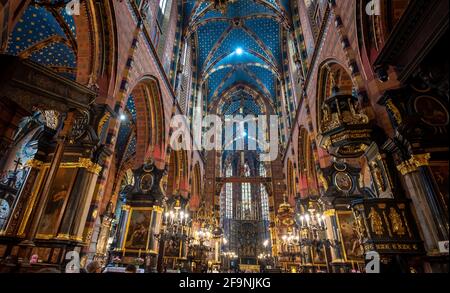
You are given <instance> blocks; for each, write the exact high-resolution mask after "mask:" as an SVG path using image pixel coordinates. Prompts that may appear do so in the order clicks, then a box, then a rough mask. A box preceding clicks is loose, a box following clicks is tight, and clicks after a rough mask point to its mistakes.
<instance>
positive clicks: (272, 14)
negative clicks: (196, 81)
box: [183, 0, 290, 113]
mask: <svg viewBox="0 0 450 293" xmlns="http://www.w3.org/2000/svg"><path fill="white" fill-rule="evenodd" d="M289 10H290V9H289V0H228V1H225V0H216V1H210V0H185V1H184V6H183V13H184V15H183V21H184V26H185V27H187V28H188V31H187V32H188V34H191V36H192V37H193V38H194V40H195V43H196V48H197V49H196V54H197V64H196V66H197V72H200V80H201V81H203V82H204V84H203V85H204V86H203V89H204V94H205V95H206V99H207V101H208V104H209V103H211V102H213V101H214V100H216V99H217V98H221V97H223V96H224V95H225V94H227V95H231V96H236V97H238V96H239V94H238V93H237V92H236V93H231V94H230V92H229V91H230V90H231V91H234V90H236V91H238V89H239V88H242V86H247V87H250V88H252V89H253V90H254V91H255V92H258V93H259V94H260V95H263V96H265V97H267V98H268V99H271V100H273V101H274V100H275V99H276V92H277V88H278V87H279V85H278V84H279V80H280V76H282V70H283V66H282V65H283V64H282V60H283V56H282V54H283V53H282V52H283V50H282V41H281V40H282V34H284V33H286V29H285V27H286V26H285V24H286V23H287V19H288V18H289V15H290V14H289ZM255 98H256V97H253V100H255ZM246 99H247V100H248V97H247V98H246ZM235 100H236V103H238V102H237V101H240V100H241V99H240V98H237V99H235ZM250 102H251V100H249V101H247V104H246V105H247V106H248V108H253V109H254V110H255V111H250V112H256V113H259V112H260V110H258V111H257V110H256V109H257V105H256V104H255V102H254V105H253V106H251V105H250V104H249V103H250ZM239 107H240V106H239V105H237V104H236V105H233V104H230V105H228V109H229V110H226V111H225V109H224V112H230V111H231V112H233V111H232V109H234V108H236V109H237V108H239ZM230 109H231V110H230Z"/></svg>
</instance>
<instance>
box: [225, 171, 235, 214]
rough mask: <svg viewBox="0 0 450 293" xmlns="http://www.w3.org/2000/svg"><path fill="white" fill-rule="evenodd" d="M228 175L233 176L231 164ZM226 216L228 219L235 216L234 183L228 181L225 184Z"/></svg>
mask: <svg viewBox="0 0 450 293" xmlns="http://www.w3.org/2000/svg"><path fill="white" fill-rule="evenodd" d="M225 175H226V177H232V176H233V167H232V166H231V165H230V166H228V168H227V171H226V174H225ZM225 207H226V208H225V217H226V218H228V219H231V218H233V183H227V184H226V185H225Z"/></svg>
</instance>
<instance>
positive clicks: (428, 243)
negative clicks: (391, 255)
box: [397, 154, 448, 255]
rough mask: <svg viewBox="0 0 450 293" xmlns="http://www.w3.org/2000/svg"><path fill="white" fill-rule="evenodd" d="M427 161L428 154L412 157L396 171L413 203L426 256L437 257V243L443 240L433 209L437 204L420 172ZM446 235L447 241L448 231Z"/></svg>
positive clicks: (437, 215)
mask: <svg viewBox="0 0 450 293" xmlns="http://www.w3.org/2000/svg"><path fill="white" fill-rule="evenodd" d="M429 159H430V154H423V155H413V156H412V157H411V159H410V160H408V161H404V162H403V163H401V164H400V165H398V166H397V169H398V170H399V171H400V172H401V174H402V175H403V180H404V183H405V189H406V192H407V194H408V196H409V197H410V198H411V200H412V202H413V205H414V210H415V217H416V218H417V223H418V226H419V229H420V231H421V234H422V237H423V240H424V244H425V248H426V250H427V252H428V255H437V254H439V246H438V243H439V241H441V240H443V237H442V236H441V237H442V238H441V237H440V234H441V235H442V232H441V233H440V231H439V226H440V225H439V224H440V221H439V218H440V215H439V214H436V212H437V211H435V210H434V209H433V207H436V204H437V203H436V202H435V199H434V194H430V192H429V189H428V190H427V185H428V184H427V182H425V181H424V178H423V176H422V174H421V171H420V169H422V171H423V168H424V167H426V166H427V165H428V161H429ZM446 233H447V239H448V231H447V232H446Z"/></svg>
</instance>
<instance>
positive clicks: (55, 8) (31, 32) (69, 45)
mask: <svg viewBox="0 0 450 293" xmlns="http://www.w3.org/2000/svg"><path fill="white" fill-rule="evenodd" d="M66 2H69V1H57V0H53V1H34V5H30V6H29V7H28V8H27V10H26V11H25V13H24V15H23V16H22V18H21V19H20V20H19V22H18V23H17V25H16V26H15V28H14V30H13V32H12V33H11V35H10V36H9V41H8V46H7V49H6V51H7V53H8V54H11V55H16V56H20V57H22V58H29V59H31V60H33V61H35V62H37V63H39V64H42V65H44V66H47V67H49V68H51V69H53V70H55V71H56V72H58V73H59V74H60V75H62V76H65V77H67V78H70V79H75V78H76V66H77V58H76V55H77V53H76V52H77V42H76V39H77V36H76V28H75V22H74V19H73V17H72V16H71V15H68V14H67V12H66V9H65V3H66Z"/></svg>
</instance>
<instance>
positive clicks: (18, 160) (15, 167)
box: [14, 158, 22, 173]
mask: <svg viewBox="0 0 450 293" xmlns="http://www.w3.org/2000/svg"><path fill="white" fill-rule="evenodd" d="M14 163H16V165H15V166H14V173H16V172H17V169H18V168H19V165H20V166H22V160H21V159H20V158H17V159H16V160H14Z"/></svg>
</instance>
